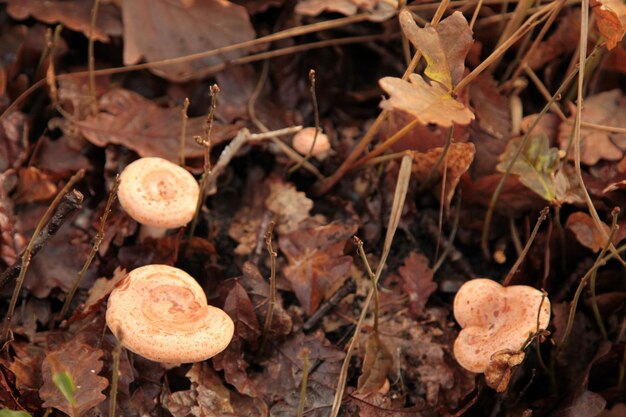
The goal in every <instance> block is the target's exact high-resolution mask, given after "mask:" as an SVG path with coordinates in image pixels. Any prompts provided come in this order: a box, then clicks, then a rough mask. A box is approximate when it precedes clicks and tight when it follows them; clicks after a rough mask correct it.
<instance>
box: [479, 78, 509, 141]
mask: <svg viewBox="0 0 626 417" xmlns="http://www.w3.org/2000/svg"><path fill="white" fill-rule="evenodd" d="M469 95H470V100H471V101H472V106H473V107H474V112H475V114H476V119H477V121H478V125H479V126H480V128H481V129H482V130H484V131H485V132H487V133H488V134H489V135H491V136H493V137H494V138H496V139H506V138H508V137H509V135H510V134H511V113H510V111H509V100H508V99H507V98H506V97H505V96H504V95H502V94H500V92H499V91H498V86H497V84H496V82H495V80H494V79H493V77H492V76H491V75H485V74H481V75H479V76H478V77H477V78H476V79H475V80H474V81H473V82H472V84H470V86H469ZM472 125H474V124H473V123H472Z"/></svg>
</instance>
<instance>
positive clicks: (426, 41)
mask: <svg viewBox="0 0 626 417" xmlns="http://www.w3.org/2000/svg"><path fill="white" fill-rule="evenodd" d="M400 26H402V31H403V32H404V35H405V36H406V37H407V39H408V40H409V41H411V43H412V44H413V46H414V47H415V48H417V49H418V50H419V51H420V52H421V53H422V55H423V56H424V59H425V60H426V69H425V70H424V74H426V75H427V76H428V78H430V79H431V80H435V81H438V82H440V83H441V84H443V85H444V86H446V87H447V88H448V90H449V91H450V90H452V88H453V87H454V86H456V85H457V83H458V82H459V81H460V80H461V78H462V77H463V72H464V71H465V57H466V56H467V53H468V52H469V50H470V48H471V47H472V44H473V43H474V40H473V39H472V30H471V29H470V28H469V25H468V24H467V20H465V17H463V13H461V12H458V11H457V12H454V13H452V14H451V15H450V16H448V17H447V18H445V19H443V20H442V21H441V22H439V24H437V25H436V26H430V25H427V26H426V27H425V28H423V29H422V28H420V27H418V26H417V24H416V23H415V19H413V15H412V14H411V12H410V11H408V10H406V9H404V10H403V11H401V12H400Z"/></svg>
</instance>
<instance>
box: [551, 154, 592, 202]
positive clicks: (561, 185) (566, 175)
mask: <svg viewBox="0 0 626 417" xmlns="http://www.w3.org/2000/svg"><path fill="white" fill-rule="evenodd" d="M554 185H555V188H554V192H555V194H556V199H555V202H557V203H558V204H563V203H568V204H582V203H584V202H585V195H584V193H583V190H582V188H581V187H580V182H579V181H578V176H577V175H576V168H574V166H573V165H570V164H563V165H561V169H559V170H558V171H557V172H556V177H555V183H554Z"/></svg>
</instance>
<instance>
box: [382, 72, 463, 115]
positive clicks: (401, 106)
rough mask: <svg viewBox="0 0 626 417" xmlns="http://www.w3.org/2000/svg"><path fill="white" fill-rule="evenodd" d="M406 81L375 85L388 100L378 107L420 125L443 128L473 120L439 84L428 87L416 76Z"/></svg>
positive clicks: (391, 80)
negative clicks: (409, 117) (415, 120)
mask: <svg viewBox="0 0 626 417" xmlns="http://www.w3.org/2000/svg"><path fill="white" fill-rule="evenodd" d="M409 80H410V82H409V81H404V80H402V79H400V78H395V77H384V78H381V79H380V80H379V81H378V83H379V84H380V86H381V87H382V88H383V90H385V91H386V92H387V94H389V98H388V99H386V100H383V101H382V102H381V103H380V107H381V108H383V109H385V110H400V111H404V112H407V113H409V114H410V115H412V116H414V117H415V118H416V119H418V120H419V121H420V122H421V123H422V124H428V123H434V124H436V125H439V126H443V127H450V126H452V125H453V124H454V123H458V124H461V125H466V124H468V123H469V122H470V121H472V120H473V119H474V114H473V113H472V112H471V111H470V110H469V109H468V108H466V107H465V106H464V105H463V103H461V102H459V101H457V100H455V99H454V98H452V96H451V95H450V93H449V92H448V91H447V90H446V88H445V86H443V85H442V84H440V83H438V82H436V81H432V82H431V83H428V82H427V81H426V80H424V79H423V78H422V77H421V76H420V75H418V74H411V75H410V76H409Z"/></svg>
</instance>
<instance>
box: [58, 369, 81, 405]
mask: <svg viewBox="0 0 626 417" xmlns="http://www.w3.org/2000/svg"><path fill="white" fill-rule="evenodd" d="M52 381H53V382H54V385H56V387H57V388H58V389H59V391H61V393H62V394H63V396H64V397H65V398H66V399H67V402H68V403H70V406H72V408H74V407H76V384H74V380H73V379H72V376H71V375H70V374H69V372H67V371H60V372H55V373H54V374H53V375H52Z"/></svg>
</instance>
